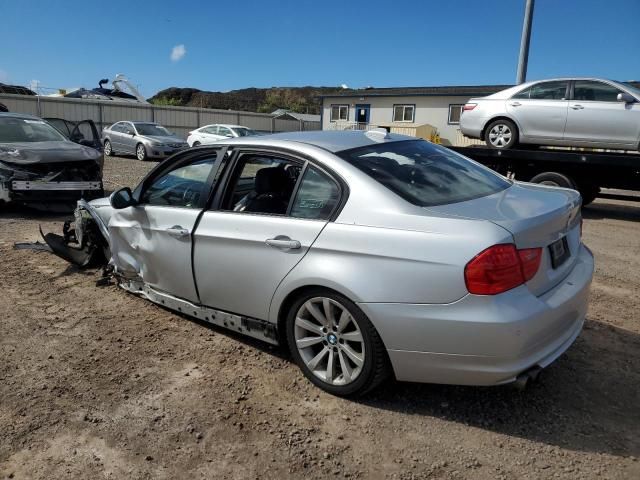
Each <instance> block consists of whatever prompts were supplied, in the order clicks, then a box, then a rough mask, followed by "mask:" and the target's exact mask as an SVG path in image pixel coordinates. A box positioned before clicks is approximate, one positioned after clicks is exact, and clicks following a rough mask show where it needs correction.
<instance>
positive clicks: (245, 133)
mask: <svg viewBox="0 0 640 480" xmlns="http://www.w3.org/2000/svg"><path fill="white" fill-rule="evenodd" d="M233 130H234V131H235V132H236V133H237V134H238V136H239V137H253V136H255V135H259V134H258V132H256V131H255V130H251V129H250V128H234V129H233Z"/></svg>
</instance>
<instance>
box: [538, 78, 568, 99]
mask: <svg viewBox="0 0 640 480" xmlns="http://www.w3.org/2000/svg"><path fill="white" fill-rule="evenodd" d="M567 84H568V82H566V81H558V82H542V83H538V84H536V85H533V86H532V87H531V93H530V94H529V98H530V99H531V100H566V99H567Z"/></svg>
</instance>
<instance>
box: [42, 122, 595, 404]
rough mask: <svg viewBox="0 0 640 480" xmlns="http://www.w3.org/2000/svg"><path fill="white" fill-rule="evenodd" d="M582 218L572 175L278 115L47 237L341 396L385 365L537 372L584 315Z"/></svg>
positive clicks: (377, 378)
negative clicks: (259, 345) (273, 124)
mask: <svg viewBox="0 0 640 480" xmlns="http://www.w3.org/2000/svg"><path fill="white" fill-rule="evenodd" d="M581 225H582V220H581V213H580V195H579V194H578V193H577V192H576V191H573V190H569V189H563V188H556V187H549V186H541V185H534V184H528V183H520V182H514V181H511V180H509V179H507V178H504V177H502V176H500V175H498V174H496V173H495V172H493V171H491V170H489V169H487V168H485V167H483V166H481V165H479V164H476V163H475V162H473V161H471V160H469V159H467V158H465V157H463V156H462V155H459V154H457V153H455V152H452V151H450V150H448V149H446V148H443V147H440V146H438V145H434V144H431V143H429V142H426V141H423V140H418V139H415V138H413V137H406V136H402V135H396V134H390V133H388V132H386V131H384V130H374V131H369V132H362V131H353V132H290V133H281V134H276V135H267V136H263V137H246V138H238V139H230V140H226V141H224V140H223V141H221V142H218V143H216V144H212V145H208V146H204V147H195V148H192V149H189V150H187V151H184V152H180V153H178V154H176V155H174V156H173V157H171V158H170V159H168V160H166V161H165V162H163V163H161V164H159V165H158V166H157V167H156V168H155V169H154V170H152V171H151V172H150V173H149V174H148V176H147V177H146V178H145V179H144V180H143V181H142V182H141V183H140V184H139V185H138V186H137V187H136V188H135V189H134V190H133V191H131V190H130V189H129V188H122V189H120V190H117V191H116V192H114V193H113V194H112V195H111V196H110V197H109V198H108V199H100V200H94V201H91V202H85V201H82V202H80V204H79V206H78V209H77V211H76V215H75V219H74V220H73V222H71V223H68V224H66V225H65V232H64V235H62V236H61V235H56V234H54V233H48V234H46V235H45V240H46V241H47V243H49V245H50V246H51V247H52V249H53V250H54V251H55V252H57V253H58V254H59V255H60V256H62V257H63V258H66V259H67V260H71V261H74V262H75V263H78V264H80V265H89V264H91V263H95V264H100V263H101V262H108V264H109V266H110V269H111V270H112V272H113V276H114V277H115V279H116V281H117V283H118V284H119V285H120V286H121V287H122V288H123V289H125V290H127V291H129V292H132V293H134V294H137V295H140V296H142V297H145V298H147V299H149V300H151V301H152V302H155V303H157V304H159V305H161V306H163V307H165V308H169V309H171V310H174V311H176V312H181V313H182V314H185V315H188V316H191V317H195V318H197V319H199V320H201V321H204V322H208V323H211V324H213V325H217V326H219V327H223V328H227V329H230V330H233V331H235V332H239V333H242V334H244V335H248V336H251V337H254V338H258V339H260V340H263V341H265V342H268V343H271V344H279V345H282V346H284V347H287V348H288V349H289V350H290V352H291V354H292V356H293V359H294V360H295V362H296V363H297V364H298V365H299V367H300V368H301V370H302V372H303V373H304V375H305V376H306V377H307V378H308V379H309V380H310V381H311V382H313V383H314V384H315V385H317V386H319V387H320V388H322V389H324V390H326V391H328V392H330V393H333V394H336V395H344V396H348V395H356V394H362V393H364V392H367V391H369V390H370V389H372V388H374V387H375V386H376V385H379V384H380V383H381V382H382V381H383V380H384V379H385V378H386V377H387V376H389V375H392V374H393V375H395V377H396V379H398V380H403V381H414V382H432V383H450V384H462V385H502V384H507V383H513V382H515V383H517V384H519V385H523V384H526V383H527V382H529V381H530V380H532V379H535V377H537V375H538V373H539V372H540V370H541V369H543V368H545V367H547V366H548V365H550V364H551V363H552V362H553V361H554V360H555V359H557V358H558V357H559V356H560V355H562V353H563V352H564V351H565V350H567V349H568V348H569V347H570V346H571V344H572V343H573V342H574V340H575V339H576V338H577V336H578V335H579V334H580V331H581V329H582V326H583V323H584V319H585V314H586V310H587V303H588V294H589V286H590V283H591V279H592V276H593V269H594V261H593V256H592V254H591V253H590V251H589V250H588V249H587V248H586V247H585V246H584V245H583V243H582V239H581V231H582V229H581Z"/></svg>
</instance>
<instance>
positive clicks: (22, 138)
mask: <svg viewBox="0 0 640 480" xmlns="http://www.w3.org/2000/svg"><path fill="white" fill-rule="evenodd" d="M80 123H83V124H82V125H80V124H78V127H79V128H78V129H77V131H75V132H70V137H73V138H74V139H76V140H77V141H78V143H76V142H74V141H72V140H71V139H70V138H67V137H65V136H64V135H63V134H62V133H61V132H60V131H59V130H57V129H56V128H54V127H53V126H52V125H51V124H50V123H48V122H47V121H45V120H43V119H41V118H38V117H35V116H32V115H24V114H17V113H0V204H3V203H6V204H9V203H12V204H20V205H28V206H30V207H33V208H37V209H42V210H48V211H70V210H72V209H73V205H75V203H76V201H77V200H78V199H81V198H84V199H94V198H100V197H102V196H103V195H104V190H103V184H102V167H103V163H104V157H103V155H102V151H101V146H100V143H99V142H98V143H96V142H95V140H92V139H90V138H88V137H89V136H91V135H92V134H91V133H90V132H92V131H93V132H96V129H95V126H93V127H92V128H91V127H90V126H87V124H86V123H84V122H80ZM90 125H92V123H91V124H90ZM85 128H86V129H87V131H88V132H89V133H86V136H85V135H83V134H82V133H81V132H80V130H81V129H82V130H84V129H85ZM93 135H95V134H93ZM96 147H98V148H96Z"/></svg>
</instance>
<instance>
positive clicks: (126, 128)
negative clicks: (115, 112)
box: [120, 122, 136, 154]
mask: <svg viewBox="0 0 640 480" xmlns="http://www.w3.org/2000/svg"><path fill="white" fill-rule="evenodd" d="M120 144H121V145H122V147H121V148H122V151H123V152H124V153H128V154H134V153H136V131H135V128H134V127H133V124H132V123H130V122H122V130H121V133H120Z"/></svg>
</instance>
